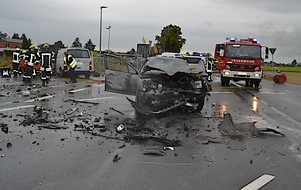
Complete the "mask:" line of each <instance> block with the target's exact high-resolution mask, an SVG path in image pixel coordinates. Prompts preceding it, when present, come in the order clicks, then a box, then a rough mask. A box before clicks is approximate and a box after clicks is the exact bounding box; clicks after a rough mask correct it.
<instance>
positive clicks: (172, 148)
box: [163, 146, 175, 151]
mask: <svg viewBox="0 0 301 190" xmlns="http://www.w3.org/2000/svg"><path fill="white" fill-rule="evenodd" d="M163 150H171V151H174V150H175V148H174V147H171V146H166V147H163Z"/></svg>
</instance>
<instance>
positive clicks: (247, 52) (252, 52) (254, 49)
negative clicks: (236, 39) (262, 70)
mask: <svg viewBox="0 0 301 190" xmlns="http://www.w3.org/2000/svg"><path fill="white" fill-rule="evenodd" d="M225 57H230V58H246V59H261V48H260V46H254V45H238V44H228V45H227V47H226V54H225Z"/></svg>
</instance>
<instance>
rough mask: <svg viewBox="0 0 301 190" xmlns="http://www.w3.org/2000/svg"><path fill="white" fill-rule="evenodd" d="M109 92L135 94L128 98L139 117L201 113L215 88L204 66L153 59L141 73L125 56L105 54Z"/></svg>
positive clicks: (144, 66)
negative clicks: (181, 110)
mask: <svg viewBox="0 0 301 190" xmlns="http://www.w3.org/2000/svg"><path fill="white" fill-rule="evenodd" d="M104 63H105V69H106V75H105V90H106V91H110V92H116V93H122V94H128V95H134V96H135V97H136V98H135V101H133V100H131V99H129V98H127V99H128V100H129V101H130V102H131V104H132V106H133V107H134V108H135V110H136V112H137V113H138V114H143V115H152V114H160V113H164V112H167V111H169V110H172V109H175V108H179V107H182V108H185V109H189V110H191V111H200V110H202V108H203V105H204V98H205V96H206V94H207V93H208V91H209V90H210V89H211V85H210V83H209V82H208V75H207V73H206V70H205V67H204V65H201V64H198V65H188V64H187V63H186V62H185V61H184V60H183V59H177V58H166V57H151V58H150V59H149V60H148V61H147V62H146V63H145V64H144V65H143V66H142V67H141V68H140V69H139V70H138V69H137V67H134V65H133V64H131V63H129V62H128V61H126V60H125V59H122V58H121V57H118V56H115V55H111V54H107V55H104Z"/></svg>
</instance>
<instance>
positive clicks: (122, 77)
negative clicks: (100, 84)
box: [104, 54, 139, 96]
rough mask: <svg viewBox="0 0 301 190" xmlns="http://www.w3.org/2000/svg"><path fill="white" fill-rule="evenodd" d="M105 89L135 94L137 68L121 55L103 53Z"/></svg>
mask: <svg viewBox="0 0 301 190" xmlns="http://www.w3.org/2000/svg"><path fill="white" fill-rule="evenodd" d="M104 65H105V91H108V92H115V93H120V94H126V95H133V96H135V95H136V88H137V83H138V80H139V73H138V70H137V69H136V68H135V67H134V66H133V65H132V64H131V63H130V62H128V61H127V60H125V59H123V58H122V57H119V56H116V55H112V54H104Z"/></svg>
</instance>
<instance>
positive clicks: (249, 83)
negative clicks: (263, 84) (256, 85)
mask: <svg viewBox="0 0 301 190" xmlns="http://www.w3.org/2000/svg"><path fill="white" fill-rule="evenodd" d="M251 85H253V83H251V82H250V81H249V80H246V85H245V86H246V87H250V86H251Z"/></svg>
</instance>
